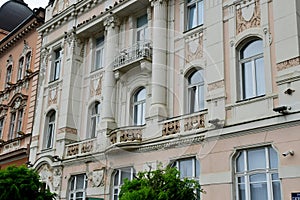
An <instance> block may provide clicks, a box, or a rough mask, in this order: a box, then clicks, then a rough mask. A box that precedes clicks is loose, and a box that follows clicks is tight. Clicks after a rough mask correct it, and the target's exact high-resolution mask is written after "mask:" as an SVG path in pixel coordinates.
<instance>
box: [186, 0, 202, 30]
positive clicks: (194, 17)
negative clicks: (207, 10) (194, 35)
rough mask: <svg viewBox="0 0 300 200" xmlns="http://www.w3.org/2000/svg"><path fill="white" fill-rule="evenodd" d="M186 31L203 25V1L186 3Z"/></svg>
mask: <svg viewBox="0 0 300 200" xmlns="http://www.w3.org/2000/svg"><path fill="white" fill-rule="evenodd" d="M187 18H188V19H187V30H190V29H192V28H195V27H197V26H200V25H202V24H203V0H188V1H187Z"/></svg>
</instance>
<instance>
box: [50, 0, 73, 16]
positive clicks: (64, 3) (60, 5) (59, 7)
mask: <svg viewBox="0 0 300 200" xmlns="http://www.w3.org/2000/svg"><path fill="white" fill-rule="evenodd" d="M68 6H69V0H56V2H55V5H54V9H53V12H52V16H54V15H57V14H58V13H60V12H61V11H63V10H64V9H66V8H67V7H68Z"/></svg>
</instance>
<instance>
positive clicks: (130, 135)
mask: <svg viewBox="0 0 300 200" xmlns="http://www.w3.org/2000/svg"><path fill="white" fill-rule="evenodd" d="M118 134H119V135H120V142H131V141H140V140H141V139H142V130H141V129H127V130H120V131H118Z"/></svg>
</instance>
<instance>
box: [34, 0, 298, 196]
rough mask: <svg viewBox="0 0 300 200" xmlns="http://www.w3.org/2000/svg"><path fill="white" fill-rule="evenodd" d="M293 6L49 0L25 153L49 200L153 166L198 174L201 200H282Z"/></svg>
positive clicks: (292, 118) (97, 190)
mask: <svg viewBox="0 0 300 200" xmlns="http://www.w3.org/2000/svg"><path fill="white" fill-rule="evenodd" d="M298 4H299V2H298V1H296V0H289V1H279V0H250V1H240V0H236V1H233V0H223V1H221V0H203V1H201V0H193V1H185V0H150V1H149V0H120V1H110V0H92V1H86V0H82V1H77V0H55V1H54V2H53V4H50V5H49V6H48V7H46V20H45V24H44V25H43V26H42V27H41V28H40V29H39V32H40V34H41V35H42V36H43V42H42V53H41V66H40V75H39V87H38V88H39V91H38V94H37V95H38V101H37V107H36V114H35V123H34V129H33V135H32V143H31V146H30V158H29V160H30V161H31V163H32V164H33V167H34V168H35V169H37V170H38V171H39V173H40V175H41V179H42V181H44V182H46V184H47V186H48V187H49V188H50V189H51V190H52V191H54V192H56V193H57V194H58V195H59V199H76V198H75V197H74V196H76V195H79V196H83V198H91V197H94V198H104V199H114V197H116V195H115V196H114V194H117V193H118V191H119V188H118V185H119V184H120V181H121V179H122V177H123V175H124V176H126V175H127V176H128V177H129V178H132V173H133V172H138V171H142V170H148V169H149V167H151V168H152V169H153V168H156V167H157V165H158V163H162V164H163V165H164V166H166V165H169V164H174V165H176V166H179V169H180V166H182V167H183V168H185V171H182V173H183V174H185V175H188V174H190V177H193V178H197V179H199V180H200V183H201V185H202V186H203V189H204V190H205V191H206V194H202V199H210V200H211V199H228V200H242V199H247V200H250V199H255V198H258V197H259V199H271V200H272V199H274V200H275V199H290V198H291V193H293V192H300V188H299V184H298V183H299V181H300V159H299V155H298V154H299V152H300V145H299V140H300V136H299V133H298V130H299V128H300V123H299V119H300V113H299V111H300V106H299V105H300V104H299V99H300V93H299V91H298V90H297V88H298V86H299V84H300V82H299V72H298V71H299V69H300V52H299V34H300V32H299V31H298V29H297V24H298V21H299V16H298V15H297V12H298V11H299V5H298ZM195 13H196V14H195ZM274 108H275V111H274V110H273V109H274ZM289 151H290V152H289ZM284 152H288V153H287V155H286V156H283V155H282V153H284ZM185 161H186V162H185ZM188 163H190V164H191V165H189V164H188ZM196 163H199V165H198V164H196ZM199 166H200V167H199ZM125 169H126V170H127V171H124V170H125ZM199 171H200V173H199ZM124 172H128V173H124ZM120 174H121V175H120ZM258 176H259V177H258ZM256 178H257V179H256ZM80 183H84V184H83V185H81V184H80ZM76 184H79V185H80V187H79V186H78V187H79V189H78V190H76V189H74V186H76ZM81 186H82V187H81ZM78 199H81V198H79V197H78ZM115 199H116V198H115Z"/></svg>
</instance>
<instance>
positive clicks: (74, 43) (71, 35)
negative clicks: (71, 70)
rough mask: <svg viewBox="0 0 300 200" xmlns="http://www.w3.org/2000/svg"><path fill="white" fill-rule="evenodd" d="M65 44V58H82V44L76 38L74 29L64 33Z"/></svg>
mask: <svg viewBox="0 0 300 200" xmlns="http://www.w3.org/2000/svg"><path fill="white" fill-rule="evenodd" d="M65 43H66V44H67V48H66V50H67V52H66V56H67V57H68V56H71V55H77V56H79V57H83V55H84V44H83V43H82V42H81V40H80V39H79V38H78V37H77V35H76V31H75V28H73V30H71V31H70V32H68V33H67V32H65Z"/></svg>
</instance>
